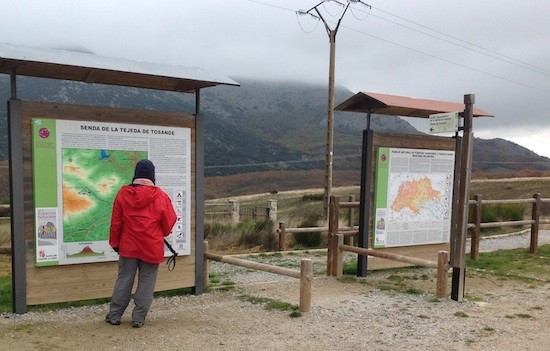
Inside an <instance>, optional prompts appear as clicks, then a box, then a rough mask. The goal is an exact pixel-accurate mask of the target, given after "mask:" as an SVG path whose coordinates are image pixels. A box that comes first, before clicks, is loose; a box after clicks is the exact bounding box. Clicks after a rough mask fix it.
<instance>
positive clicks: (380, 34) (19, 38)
mask: <svg viewBox="0 0 550 351" xmlns="http://www.w3.org/2000/svg"><path fill="white" fill-rule="evenodd" d="M366 2H367V3H369V4H370V5H372V10H371V11H370V13H369V11H368V9H367V8H366V7H357V6H359V5H357V4H356V5H353V6H354V7H357V9H356V10H355V11H354V12H351V11H350V12H348V13H346V15H345V17H344V18H343V20H342V22H341V26H340V28H339V31H338V34H337V39H336V75H335V81H336V84H337V85H343V86H346V87H348V88H349V89H351V90H353V91H359V90H368V91H374V92H382V93H389V94H395V95H405V96H413V97H419V98H428V99H439V100H448V101H456V102H460V101H462V99H463V95H464V94H469V93H473V94H475V95H476V105H477V106H478V107H480V108H483V109H484V110H487V111H489V112H492V113H494V114H495V118H494V119H493V120H491V121H481V122H480V123H479V124H477V123H476V128H478V130H479V131H483V133H486V135H487V136H490V135H493V136H494V137H498V136H499V133H502V131H504V130H507V129H510V128H515V129H517V130H519V131H520V132H521V133H523V134H521V135H518V136H516V138H519V139H516V140H522V142H521V143H520V144H522V145H527V142H528V141H529V142H530V145H533V144H532V141H533V140H538V143H539V144H538V145H534V146H531V147H532V148H533V149H535V148H536V149H537V150H541V147H540V145H546V144H545V141H544V140H543V139H535V138H534V137H526V136H528V135H530V134H529V133H530V132H528V131H527V130H532V129H535V128H536V129H542V127H544V128H546V127H547V126H548V125H549V123H548V118H547V111H549V110H550V67H549V66H548V62H550V46H549V45H546V43H547V42H548V41H549V39H550V38H549V37H550V21H548V19H547V15H548V13H550V2H542V1H536V2H535V1H531V2H518V1H505V0H486V1H481V2H480V1H474V0H464V1H460V2H457V1H439V0H426V1H422V2H413V1H391V2H388V1H382V0H374V1H366ZM318 3H319V1H318V0H317V1H306V0H303V1H293V0H277V1H275V0H258V1H252V0H234V1H214V0H204V1H177V0H164V1H161V2H158V1H146V0H133V1H130V0H124V1H108V0H95V1H91V0H81V1H78V2H74V1H69V0H49V1H37V0H3V1H2V2H0V22H1V23H2V30H1V31H0V42H8V43H14V44H23V45H30V46H37V47H53V48H71V47H72V48H77V49H78V50H87V51H91V52H94V53H96V54H98V55H104V56H115V57H123V58H128V59H134V60H141V61H152V62H159V63H169V64H176V65H182V66H198V67H201V68H204V69H207V70H212V71H216V72H220V73H222V74H225V75H227V76H240V77H250V78H255V79H279V80H294V81H296V80H300V81H308V82H316V83H326V82H328V65H329V41H328V35H327V32H326V30H325V28H324V26H323V24H322V23H319V24H318V26H317V27H316V28H315V30H314V31H312V32H310V33H307V31H306V32H304V31H303V30H302V28H301V27H300V23H301V24H302V27H303V28H305V29H307V30H311V29H312V28H314V27H313V24H314V23H313V22H312V21H311V20H312V19H311V18H301V19H300V21H301V22H298V17H297V15H296V13H295V12H294V11H295V10H299V9H309V8H311V7H312V6H315V5H316V4H318ZM331 5H332V6H334V3H333V4H331ZM327 9H328V10H329V11H330V13H328V12H327V13H325V15H324V17H325V18H326V19H327V21H329V22H328V23H329V25H330V26H331V27H332V28H334V26H335V25H336V23H337V21H338V18H339V17H338V16H332V15H335V14H336V11H335V9H334V7H330V8H329V7H328V6H327ZM320 10H321V11H324V10H325V8H324V7H320ZM331 14H332V15H331ZM367 14H368V16H366V15H367ZM528 128H530V129H528ZM491 133H492V134H491ZM531 135H532V134H531ZM537 135H538V134H537ZM543 136H544V135H541V137H543Z"/></svg>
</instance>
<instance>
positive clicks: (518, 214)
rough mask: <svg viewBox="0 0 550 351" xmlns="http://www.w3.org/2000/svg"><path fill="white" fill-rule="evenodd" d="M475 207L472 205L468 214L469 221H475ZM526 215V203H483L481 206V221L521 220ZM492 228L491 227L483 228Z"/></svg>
mask: <svg viewBox="0 0 550 351" xmlns="http://www.w3.org/2000/svg"><path fill="white" fill-rule="evenodd" d="M473 210H474V207H473V206H471V207H470V212H469V214H468V222H470V223H472V222H473V218H474V217H473ZM523 216H524V205H522V204H500V205H482V206H481V223H488V222H508V221H521V220H523ZM485 229H490V228H483V229H482V231H483V230H485Z"/></svg>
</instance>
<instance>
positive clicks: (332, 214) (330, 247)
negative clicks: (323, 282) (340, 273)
mask: <svg viewBox="0 0 550 351" xmlns="http://www.w3.org/2000/svg"><path fill="white" fill-rule="evenodd" d="M339 212H340V199H339V198H337V197H336V196H331V197H330V204H329V216H328V236H327V276H329V277H330V276H335V275H336V271H335V267H334V262H335V261H334V258H335V257H334V256H335V246H336V244H337V243H336V234H338V213H339Z"/></svg>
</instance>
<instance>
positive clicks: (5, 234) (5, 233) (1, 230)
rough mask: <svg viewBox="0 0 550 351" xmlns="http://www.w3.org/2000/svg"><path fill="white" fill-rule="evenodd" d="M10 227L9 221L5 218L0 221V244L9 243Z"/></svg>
mask: <svg viewBox="0 0 550 351" xmlns="http://www.w3.org/2000/svg"><path fill="white" fill-rule="evenodd" d="M10 233H11V229H10V222H9V221H6V220H2V221H0V246H10V245H11V234H10Z"/></svg>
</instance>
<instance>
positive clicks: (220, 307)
mask: <svg viewBox="0 0 550 351" xmlns="http://www.w3.org/2000/svg"><path fill="white" fill-rule="evenodd" d="M539 239H540V244H545V243H550V231H541V233H540V237H539ZM528 246H529V234H528V233H523V234H518V235H508V236H506V237H501V238H499V239H495V238H491V239H484V240H482V241H481V250H482V251H485V250H498V249H509V248H514V247H528ZM302 257H303V256H302V255H298V254H296V255H284V256H282V257H278V258H277V260H278V261H277V262H278V263H279V265H283V266H288V267H291V268H293V267H294V266H293V264H294V262H296V261H299V260H300V259H301V258H302ZM308 257H311V258H313V259H314V270H318V275H316V277H315V279H314V283H313V298H312V310H311V312H309V313H305V314H303V315H302V316H301V317H299V318H291V317H290V315H289V313H290V312H289V311H281V310H278V309H275V310H266V309H265V305H264V304H261V303H260V304H257V303H252V302H250V299H247V298H242V297H243V296H245V297H262V298H268V299H273V300H276V301H286V302H290V303H291V304H297V303H298V296H299V283H298V280H297V279H292V278H285V277H282V278H281V277H279V276H276V275H274V274H269V273H262V272H252V271H250V270H247V269H241V268H238V267H234V266H230V265H226V264H218V263H214V262H213V263H212V264H211V273H214V274H215V275H216V276H218V277H219V278H220V279H221V280H222V281H223V280H224V279H227V280H228V281H233V282H235V283H236V286H235V288H234V289H231V290H229V291H214V292H211V293H207V294H203V295H200V296H193V295H190V296H177V297H170V298H157V299H155V301H154V303H153V308H152V310H151V312H150V314H149V316H148V320H147V323H146V325H145V326H144V327H143V328H140V329H133V328H131V323H130V320H129V319H128V317H125V319H123V323H122V325H121V326H111V325H108V324H107V323H105V322H104V321H103V318H104V316H105V314H106V312H107V305H99V306H91V307H82V308H71V309H63V310H56V311H49V312H30V313H27V314H25V315H11V314H6V315H4V318H1V319H0V350H46V351H47V350H52V351H54V350H55V351H61V350H148V351H150V350H167V349H177V350H201V351H210V350H212V351H214V350H215V351H221V350H227V351H232V350H323V349H338V350H363V349H371V350H381V351H384V350H403V349H409V350H438V351H439V350H547V349H548V348H547V347H548V345H550V333H548V332H547V331H549V330H550V313H549V309H550V306H549V305H548V301H550V300H549V298H550V290H549V284H548V280H544V281H540V282H536V281H535V282H522V281H517V280H506V279H503V278H501V277H500V278H498V277H497V278H493V277H490V276H484V275H478V274H474V275H472V276H468V277H467V280H466V289H467V291H466V295H467V298H466V301H464V302H462V303H457V302H455V301H452V300H450V299H436V298H434V295H433V291H434V290H435V280H434V272H433V270H430V269H414V270H406V271H400V272H398V273H396V272H394V271H384V272H378V273H372V274H370V275H369V277H367V278H364V279H360V280H359V281H357V282H346V281H339V280H336V279H333V278H327V277H324V275H323V274H320V273H319V272H321V271H322V269H321V267H322V265H323V264H324V263H325V260H326V258H325V256H324V254H323V253H316V252H310V253H309V254H308ZM258 259H261V260H270V259H272V258H269V257H268V256H266V257H259V258H258ZM317 264H319V267H316V265H317ZM399 279H401V280H402V281H403V283H404V284H406V285H407V286H409V287H411V288H415V289H417V290H415V291H417V292H416V293H412V294H411V293H405V292H403V291H396V290H392V289H389V290H386V289H382V288H381V287H382V286H383V285H381V284H383V283H384V282H396V280H399ZM418 291H425V292H424V293H418Z"/></svg>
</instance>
